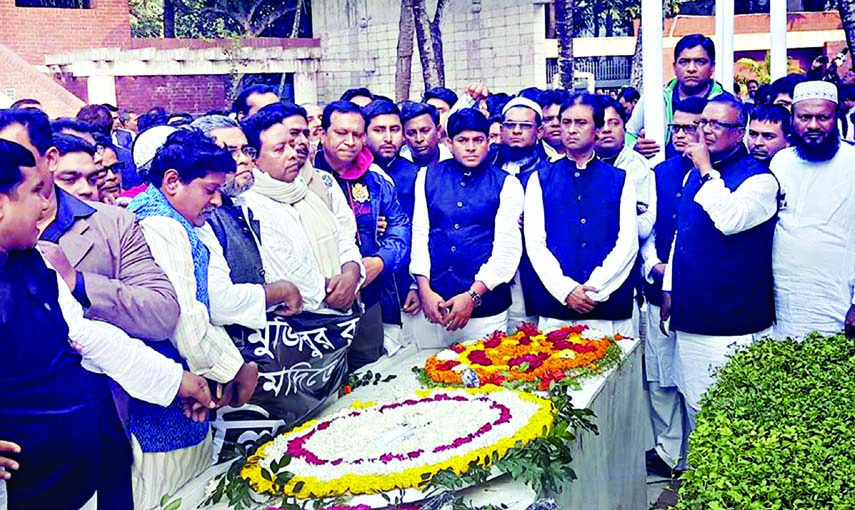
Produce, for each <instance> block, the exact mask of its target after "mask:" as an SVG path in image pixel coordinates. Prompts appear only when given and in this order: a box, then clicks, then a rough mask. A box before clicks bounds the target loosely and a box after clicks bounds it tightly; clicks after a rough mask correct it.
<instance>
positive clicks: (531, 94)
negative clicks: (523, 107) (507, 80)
mask: <svg viewBox="0 0 855 510" xmlns="http://www.w3.org/2000/svg"><path fill="white" fill-rule="evenodd" d="M541 95H543V91H542V90H540V89H539V88H537V87H527V88H524V89H522V90H520V91H519V92H518V93H517V97H524V98H526V99H531V100H532V101H534V102H535V103H537V104H540V96H541Z"/></svg>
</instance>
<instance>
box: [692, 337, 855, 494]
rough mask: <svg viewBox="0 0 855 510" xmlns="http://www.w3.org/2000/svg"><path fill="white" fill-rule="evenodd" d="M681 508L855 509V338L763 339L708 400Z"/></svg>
mask: <svg viewBox="0 0 855 510" xmlns="http://www.w3.org/2000/svg"><path fill="white" fill-rule="evenodd" d="M689 465H690V466H692V467H693V469H691V470H689V471H687V472H686V473H685V474H684V475H683V478H682V483H681V486H680V489H679V494H680V502H679V504H678V505H677V508H678V509H681V510H701V509H703V510H719V509H725V508H727V509H735V510H737V509H738V510H746V509H748V510H754V509H757V510H761V509H762V510H773V509H805V510H807V509H810V510H816V509H826V508H829V509H830V508H833V509H851V508H855V343H853V341H852V340H850V339H847V338H845V337H844V336H843V335H842V334H840V335H836V336H830V337H823V336H821V335H811V336H810V337H808V338H807V339H806V340H805V341H804V342H803V343H797V342H794V341H792V340H787V341H777V340H765V341H762V342H759V343H757V344H755V345H753V346H752V347H751V348H749V349H747V350H745V351H743V352H740V353H738V354H737V355H735V356H734V357H733V358H732V359H731V360H730V361H729V362H728V363H727V364H726V365H725V366H724V367H723V368H722V369H721V370H720V372H719V381H718V383H717V384H716V385H715V386H714V387H713V388H712V389H711V390H710V391H709V392H707V394H706V395H705V396H704V398H703V399H702V401H701V412H700V413H699V414H698V420H697V429H696V430H695V431H694V433H693V434H692V437H691V446H690V451H689Z"/></svg>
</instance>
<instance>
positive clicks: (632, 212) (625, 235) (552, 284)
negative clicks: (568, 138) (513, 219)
mask: <svg viewBox="0 0 855 510" xmlns="http://www.w3.org/2000/svg"><path fill="white" fill-rule="evenodd" d="M592 159H593V158H592ZM577 168H578V169H579V170H581V171H585V169H587V164H586V165H584V166H578V165H577ZM619 207H620V216H619V222H620V227H619V230H618V235H617V240H616V241H615V245H614V247H613V248H612V249H611V251H610V252H609V254H608V255H606V257H605V258H604V259H603V262H602V264H600V265H599V266H597V267H596V268H595V269H594V270H593V271H592V272H591V276H590V277H589V278H588V280H587V281H585V282H577V281H576V280H574V279H573V278H571V277H569V276H567V275H565V274H564V272H563V271H562V270H561V263H560V262H558V259H557V258H556V257H555V255H554V254H553V253H552V252H551V251H550V250H549V248H548V247H547V245H546V220H545V218H544V212H543V211H544V209H543V191H542V188H541V183H540V176H539V173H538V172H534V173H533V174H532V175H531V178H530V179H529V181H528V187H527V188H526V193H525V212H524V216H525V222H523V233H524V235H525V245H526V250H527V252H528V256H529V259H530V260H531V264H532V266H533V267H534V271H535V272H536V273H537V276H538V277H539V278H540V281H541V282H543V285H544V287H546V290H547V291H548V292H549V293H550V294H551V295H552V297H554V298H555V299H557V300H558V301H559V302H561V303H563V302H564V301H565V300H566V299H567V296H568V295H569V294H570V293H571V292H573V289H575V288H576V287H578V286H579V285H585V286H590V287H594V288H595V289H597V290H598V292H589V293H588V296H589V297H590V298H591V299H593V300H594V301H599V302H603V301H606V300H608V299H609V297H610V296H611V294H612V292H614V291H616V290H618V289H619V288H620V286H621V285H623V283H624V282H625V281H626V279H627V278H629V274H630V273H631V272H632V266H633V264H634V263H635V257H636V255H637V254H638V226H637V219H636V216H637V214H636V198H635V188H634V187H633V185H632V179H628V178H627V179H624V183H623V190H622V191H621V196H620V206H619ZM567 249H573V248H571V247H568V248H567Z"/></svg>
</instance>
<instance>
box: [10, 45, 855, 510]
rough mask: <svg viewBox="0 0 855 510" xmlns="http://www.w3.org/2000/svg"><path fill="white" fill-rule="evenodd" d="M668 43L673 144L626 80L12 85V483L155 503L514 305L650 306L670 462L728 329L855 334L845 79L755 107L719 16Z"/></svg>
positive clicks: (538, 312)
mask: <svg viewBox="0 0 855 510" xmlns="http://www.w3.org/2000/svg"><path fill="white" fill-rule="evenodd" d="M673 65H674V72H675V75H676V78H675V79H674V80H672V81H671V82H670V83H669V84H668V85H667V86H666V88H665V90H664V96H663V100H664V102H665V106H666V108H665V114H666V124H667V127H668V131H667V134H666V136H665V140H664V146H660V144H659V143H657V142H656V140H655V139H654V137H649V138H648V137H645V136H644V131H643V127H644V126H643V101H642V102H639V96H638V95H637V93H634V91H628V92H627V93H625V94H621V95H620V97H619V98H618V100H615V99H612V98H609V97H607V96H598V95H594V94H587V93H569V92H566V91H562V90H545V91H544V90H538V89H533V88H530V89H525V90H523V91H520V92H519V93H518V94H517V95H515V96H508V95H507V94H501V93H491V92H490V91H489V90H488V89H487V87H486V86H484V85H481V84H479V85H473V86H470V87H469V88H467V90H466V91H464V92H463V93H462V94H460V95H459V96H458V94H456V93H455V92H453V91H451V90H449V89H432V90H429V91H427V92H426V93H425V95H424V97H423V100H422V102H412V101H405V102H403V103H402V104H395V103H394V102H393V101H391V100H389V99H388V98H384V97H381V96H376V95H373V94H372V93H371V92H370V91H368V90H367V89H352V90H348V91H347V92H346V93H345V94H344V95H343V96H342V98H341V100H338V101H334V102H331V103H329V104H327V105H325V106H323V107H320V106H318V105H303V106H299V105H296V104H294V103H291V102H289V101H284V100H280V98H279V96H278V95H277V94H276V91H275V90H274V89H272V88H269V87H266V86H252V87H249V88H247V89H245V90H244V91H242V92H241V94H240V95H239V96H238V97H237V99H236V100H235V102H234V105H233V108H232V111H231V112H212V113H209V114H206V115H203V116H200V117H198V118H193V117H190V116H186V115H177V116H172V117H170V116H168V115H167V114H166V112H165V111H163V109H157V108H156V109H153V110H152V111H150V112H148V113H147V114H145V115H144V116H141V117H139V118H138V119H137V118H133V117H132V116H127V115H119V112H118V111H111V110H115V109H113V108H110V107H108V106H105V105H89V106H86V107H85V108H83V109H82V110H81V112H80V114H79V115H78V116H77V118H76V119H55V120H53V121H50V120H49V119H48V117H47V116H46V115H45V114H44V113H43V112H41V111H40V105H39V104H38V102H37V101H36V100H27V101H22V102H19V103H18V104H16V105H15V106H14V107H13V108H12V109H9V110H2V111H0V296H2V298H0V299H2V315H0V346H2V347H0V348H2V353H3V356H2V357H0V392H2V394H3V396H4V397H3V405H2V406H0V451H4V452H6V453H3V456H2V457H0V466H2V467H4V468H5V471H0V477H2V478H4V479H8V485H7V487H8V491H9V503H10V508H12V509H18V508H28V509H29V508H61V509H69V510H77V509H81V508H85V509H93V508H100V509H110V510H116V509H119V510H123V509H133V508H135V509H137V510H148V509H154V508H158V507H159V505H160V500H161V497H162V496H163V495H165V494H173V493H175V491H176V490H178V489H180V487H181V486H183V485H184V484H185V483H186V482H187V481H189V480H190V479H192V478H194V477H196V476H198V475H199V474H200V473H201V472H202V471H204V470H205V469H206V468H207V467H209V466H210V464H211V459H212V458H213V457H215V456H216V455H217V454H218V453H219V452H221V450H222V449H223V448H229V445H231V444H233V443H236V442H242V441H245V440H246V439H247V438H250V439H251V438H253V437H257V436H258V434H259V433H260V432H261V431H262V430H265V429H266V431H267V432H275V431H277V430H280V429H282V428H283V427H289V426H293V425H294V424H296V423H299V422H301V421H303V420H305V419H306V418H307V417H309V416H311V415H312V414H313V413H315V412H316V411H318V409H319V408H320V407H321V406H322V405H323V403H324V402H325V401H326V400H327V398H329V397H330V395H333V394H335V393H336V391H337V390H338V388H339V386H340V385H341V384H342V381H343V380H344V378H345V377H346V375H347V373H348V372H350V371H353V370H355V369H357V368H359V367H361V366H363V365H365V364H368V363H371V362H373V361H376V360H377V359H379V358H380V357H382V356H395V355H396V354H397V353H398V352H399V351H400V350H401V349H402V348H404V347H406V346H408V345H411V344H415V345H416V346H417V347H418V348H435V347H444V346H448V345H450V344H452V343H454V342H457V341H461V340H467V339H476V338H481V337H484V336H486V335H489V334H491V333H493V332H494V331H497V330H498V331H506V330H508V331H511V330H514V329H516V328H517V327H518V326H520V325H521V324H523V323H534V324H537V325H538V326H539V327H540V328H542V329H550V328H556V327H561V326H564V325H577V324H585V325H588V326H590V327H592V328H596V329H597V330H599V331H602V332H603V333H605V334H608V335H615V334H620V335H623V336H638V335H639V332H640V331H643V330H646V338H645V356H646V380H647V383H648V386H649V395H650V405H651V421H652V426H653V432H654V436H655V438H656V445H655V448H652V449H651V450H649V451H648V452H647V461H648V470H649V471H650V472H651V473H655V474H664V475H666V476H671V475H672V474H673V473H674V472H675V471H676V470H679V469H683V468H684V467H685V461H684V459H685V449H686V438H687V437H688V434H689V433H690V432H691V430H692V428H693V426H694V417H695V414H696V413H697V411H698V410H699V400H700V397H701V395H702V394H703V393H704V392H705V391H706V389H708V388H709V387H710V385H711V384H713V382H714V378H713V370H714V369H715V368H716V367H718V366H720V365H722V364H723V363H724V362H725V360H726V358H727V356H728V355H729V354H730V353H732V352H733V350H734V349H735V348H737V347H739V346H742V345H747V344H749V343H751V342H752V341H754V340H755V339H756V338H759V337H761V336H765V335H771V336H773V337H776V338H786V337H792V338H796V339H801V338H804V337H805V336H806V335H807V334H808V333H810V332H812V331H820V332H823V333H836V332H839V331H844V330H845V332H846V333H847V334H853V333H855V304H853V303H855V296H853V287H855V179H853V178H852V177H851V176H850V175H849V172H850V171H851V170H850V169H849V168H847V161H850V162H851V161H853V157H855V148H853V147H852V146H851V145H850V144H849V143H848V142H846V141H845V140H844V141H841V127H844V126H846V125H847V123H846V115H844V114H845V113H846V112H847V111H848V108H849V107H850V106H852V105H849V104H846V101H847V100H848V101H850V102H851V101H853V100H855V97H852V98H847V97H846V96H845V92H844V89H845V87H844V86H841V87H838V86H837V85H836V84H834V83H831V82H828V81H822V80H810V81H809V80H808V79H807V78H804V77H800V76H795V75H793V76H788V77H786V78H782V79H781V80H778V81H776V82H774V83H772V84H771V85H768V86H766V87H760V88H757V89H755V90H751V89H749V90H750V93H751V102H752V103H753V104H750V105H749V104H746V102H743V101H740V100H739V99H738V98H736V97H735V96H734V95H732V94H730V93H728V92H726V91H725V90H724V88H723V87H722V86H721V84H719V83H717V82H715V81H714V80H713V78H712V76H713V71H714V67H715V49H714V47H713V44H712V41H711V40H710V39H709V38H707V37H705V36H702V35H691V36H687V37H684V38H683V39H681V40H680V41H679V43H678V44H677V46H676V48H675V54H674V64H673ZM636 103H637V104H636ZM135 123H136V124H135ZM663 150H664V151H665V154H666V155H667V158H666V159H665V161H664V162H662V163H660V164H658V165H655V167H652V165H651V164H650V159H649V158H651V157H653V156H655V155H656V154H657V153H659V152H660V151H663ZM642 303H644V306H642ZM642 323H644V326H645V327H642ZM215 409H216V411H215V415H216V419H215V420H214V421H213V427H212V422H211V421H210V420H209V419H210V418H212V417H213V416H210V417H209V413H212V412H214V410H215ZM212 428H213V430H212ZM12 473H14V476H11V474H12Z"/></svg>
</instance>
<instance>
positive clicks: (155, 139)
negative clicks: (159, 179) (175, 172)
mask: <svg viewBox="0 0 855 510" xmlns="http://www.w3.org/2000/svg"><path fill="white" fill-rule="evenodd" d="M176 131H178V130H177V129H176V128H174V127H172V126H155V127H152V128H149V129H146V130H145V131H143V132H142V133H140V134H139V135H137V138H136V140H134V148H133V155H134V165H136V167H137V171H138V172H139V171H141V170H148V168H149V166H151V162H152V160H153V159H154V155H155V154H157V149H159V148H160V147H161V146H162V145H163V144H164V143H166V138H167V137H169V135H171V134H172V133H174V132H176Z"/></svg>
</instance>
